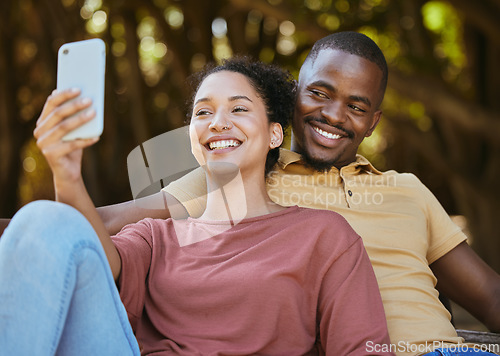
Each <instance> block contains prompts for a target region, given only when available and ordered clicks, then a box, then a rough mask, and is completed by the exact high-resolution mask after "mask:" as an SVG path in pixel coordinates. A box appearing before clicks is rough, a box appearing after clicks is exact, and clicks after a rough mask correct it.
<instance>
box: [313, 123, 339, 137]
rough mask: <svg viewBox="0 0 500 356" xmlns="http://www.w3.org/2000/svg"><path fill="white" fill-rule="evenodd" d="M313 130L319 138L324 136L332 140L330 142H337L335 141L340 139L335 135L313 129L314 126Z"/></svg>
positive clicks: (316, 128)
mask: <svg viewBox="0 0 500 356" xmlns="http://www.w3.org/2000/svg"><path fill="white" fill-rule="evenodd" d="M313 129H314V131H316V132H317V133H319V134H320V135H321V136H324V137H326V138H329V139H332V140H337V139H339V138H341V137H342V136H340V135H337V134H332V133H329V132H326V131H323V130H321V129H320V128H318V127H315V126H313Z"/></svg>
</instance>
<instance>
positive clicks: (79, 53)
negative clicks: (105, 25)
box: [57, 38, 106, 141]
mask: <svg viewBox="0 0 500 356" xmlns="http://www.w3.org/2000/svg"><path fill="white" fill-rule="evenodd" d="M105 71H106V45H105V44H104V41H102V40H101V39H99V38H94V39H91V40H85V41H78V42H71V43H65V44H63V45H62V46H61V47H60V48H59V52H58V54H57V90H64V89H69V88H79V89H80V90H81V94H80V97H81V98H90V99H92V107H93V108H94V110H95V112H96V116H95V117H94V118H93V119H92V120H91V121H89V122H87V123H85V124H84V125H82V126H80V127H78V128H76V129H75V130H73V131H71V132H70V133H68V134H67V135H66V136H64V137H63V141H70V140H75V139H78V138H92V137H98V136H100V135H101V134H102V130H103V126H104V77H105Z"/></svg>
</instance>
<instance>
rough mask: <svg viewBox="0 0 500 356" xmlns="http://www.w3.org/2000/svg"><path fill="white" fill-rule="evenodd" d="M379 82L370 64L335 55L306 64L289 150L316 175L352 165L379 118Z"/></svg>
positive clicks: (379, 73) (377, 72)
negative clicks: (316, 172)
mask: <svg viewBox="0 0 500 356" xmlns="http://www.w3.org/2000/svg"><path fill="white" fill-rule="evenodd" d="M381 81H382V71H381V70H380V69H379V67H378V66H377V65H376V64H375V63H372V62H370V61H369V60H367V59H364V58H362V57H359V56H356V55H352V54H349V53H345V52H342V51H339V50H332V49H324V50H322V51H320V52H319V54H318V56H317V58H316V59H315V60H310V59H309V60H307V61H306V62H305V63H304V65H303V66H302V69H301V71H300V75H299V85H298V98H297V104H296V106H295V115H294V119H293V133H294V144H293V149H294V150H296V151H298V152H300V153H301V154H302V155H303V156H304V158H305V159H306V161H307V163H308V164H310V165H311V166H312V167H313V168H315V169H317V170H325V169H330V168H331V167H332V166H335V167H337V168H339V169H340V168H341V167H343V166H345V165H348V164H349V163H352V162H354V161H355V159H356V152H357V150H358V147H359V145H360V144H361V142H362V141H363V139H364V138H365V137H368V136H370V135H371V134H372V132H373V130H374V129H375V127H376V126H377V124H378V122H379V119H380V116H381V114H382V112H381V111H380V110H378V106H379V103H380V101H381V98H382V93H381V89H380V84H381Z"/></svg>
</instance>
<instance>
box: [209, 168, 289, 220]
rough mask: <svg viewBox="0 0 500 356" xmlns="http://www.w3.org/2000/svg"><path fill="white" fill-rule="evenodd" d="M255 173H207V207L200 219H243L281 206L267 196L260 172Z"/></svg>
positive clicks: (278, 208)
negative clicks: (248, 174) (247, 174)
mask: <svg viewBox="0 0 500 356" xmlns="http://www.w3.org/2000/svg"><path fill="white" fill-rule="evenodd" d="M262 174H263V173H262ZM255 175H256V174H253V176H245V175H242V174H241V173H239V172H238V173H237V174H232V175H224V174H223V175H215V174H211V173H210V172H207V188H208V190H207V192H208V195H207V206H206V209H205V211H204V213H203V214H202V215H201V217H200V219H204V220H229V221H232V222H234V223H237V222H238V221H240V220H242V219H244V218H250V217H255V216H261V215H266V214H270V213H273V212H276V211H279V210H282V209H284V207H282V206H281V205H278V204H276V203H274V202H273V201H272V200H271V199H270V198H269V195H268V194H267V191H266V183H265V180H264V179H263V178H262V175H260V174H259V176H258V177H256V176H255Z"/></svg>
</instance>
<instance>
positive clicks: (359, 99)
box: [310, 80, 372, 107]
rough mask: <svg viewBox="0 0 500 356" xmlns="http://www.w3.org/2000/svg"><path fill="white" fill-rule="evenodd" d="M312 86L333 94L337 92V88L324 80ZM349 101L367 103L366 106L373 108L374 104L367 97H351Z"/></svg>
mask: <svg viewBox="0 0 500 356" xmlns="http://www.w3.org/2000/svg"><path fill="white" fill-rule="evenodd" d="M310 85H311V86H318V87H322V88H325V89H327V90H329V91H331V92H333V93H336V92H337V88H335V87H334V86H333V85H331V84H330V83H328V82H325V81H324V80H317V81H315V82H312V83H311V84H310ZM349 99H350V100H352V101H357V102H361V103H365V104H366V105H368V106H370V107H371V106H372V102H371V101H370V99H368V98H367V97H366V96H361V95H350V96H349Z"/></svg>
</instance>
